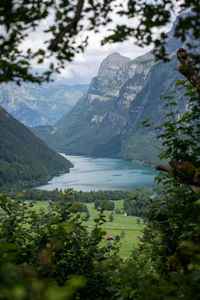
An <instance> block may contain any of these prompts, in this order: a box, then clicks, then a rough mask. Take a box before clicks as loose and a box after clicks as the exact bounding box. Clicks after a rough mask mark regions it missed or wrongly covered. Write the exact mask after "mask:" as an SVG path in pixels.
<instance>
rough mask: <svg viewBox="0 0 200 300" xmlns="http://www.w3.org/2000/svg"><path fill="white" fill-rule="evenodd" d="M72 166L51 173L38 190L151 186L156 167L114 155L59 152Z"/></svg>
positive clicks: (118, 188) (82, 189)
mask: <svg viewBox="0 0 200 300" xmlns="http://www.w3.org/2000/svg"><path fill="white" fill-rule="evenodd" d="M62 155H63V156H64V157H66V158H67V159H69V160H70V161H71V162H72V163H73V165H74V168H71V169H70V173H65V174H61V175H59V176H55V177H54V178H53V179H52V180H51V181H49V182H48V184H46V185H43V186H40V187H38V188H39V189H42V190H48V191H51V190H54V189H56V188H58V189H59V190H64V189H67V188H73V189H74V190H75V191H84V192H86V191H98V190H132V189H134V188H136V187H137V186H145V187H147V188H151V186H152V184H153V182H154V177H155V176H156V174H157V173H156V171H155V170H154V169H153V168H151V167H146V166H142V165H140V164H139V163H136V162H131V161H127V160H124V159H117V158H92V157H85V156H72V155H65V154H62Z"/></svg>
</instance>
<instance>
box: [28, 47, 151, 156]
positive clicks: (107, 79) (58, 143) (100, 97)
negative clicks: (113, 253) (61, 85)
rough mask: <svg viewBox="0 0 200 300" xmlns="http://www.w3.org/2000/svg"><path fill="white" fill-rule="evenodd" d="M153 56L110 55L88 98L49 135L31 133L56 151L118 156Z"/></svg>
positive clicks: (102, 66) (41, 131)
mask: <svg viewBox="0 0 200 300" xmlns="http://www.w3.org/2000/svg"><path fill="white" fill-rule="evenodd" d="M153 64H154V61H153V55H152V54H151V53H147V54H146V55H143V56H142V57H139V58H137V59H135V60H132V61H131V60H130V59H128V58H126V57H123V56H121V55H120V54H118V53H113V54H111V55H109V56H108V57H107V58H106V59H105V60H104V61H103V62H102V64H101V66H100V69H99V72H98V75H97V76H96V77H94V78H93V79H92V81H91V84H90V87H89V89H88V92H87V94H86V95H85V96H84V97H82V99H80V100H79V101H78V102H77V104H76V105H75V106H74V108H73V109H72V111H71V112H70V113H69V114H67V115H66V116H64V117H63V118H62V119H61V120H60V121H58V122H57V123H56V124H55V126H54V128H53V130H50V129H49V130H50V131H51V132H49V133H50V134H49V135H48V134H47V129H46V130H44V129H43V130H42V128H35V129H34V132H35V133H36V134H38V135H39V136H40V137H41V138H43V139H44V140H45V141H46V142H47V143H48V144H49V145H50V146H51V147H53V148H54V149H56V150H59V151H63V152H66V153H73V154H86V155H95V156H119V155H120V152H121V148H122V140H121V135H122V131H123V128H124V127H126V125H127V124H128V121H129V109H130V103H131V101H132V100H133V99H134V97H135V95H136V94H137V93H139V92H140V91H141V89H142V87H143V85H144V82H145V79H146V77H147V74H148V72H149V70H150V68H151V67H152V66H153Z"/></svg>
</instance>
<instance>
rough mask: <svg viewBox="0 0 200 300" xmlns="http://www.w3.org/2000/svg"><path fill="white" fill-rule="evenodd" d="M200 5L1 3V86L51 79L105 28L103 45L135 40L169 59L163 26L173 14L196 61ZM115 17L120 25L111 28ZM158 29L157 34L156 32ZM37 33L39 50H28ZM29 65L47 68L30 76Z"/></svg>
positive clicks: (82, 0)
mask: <svg viewBox="0 0 200 300" xmlns="http://www.w3.org/2000/svg"><path fill="white" fill-rule="evenodd" d="M199 6H200V4H199V1H197V0H193V1H188V0H183V1H173V0H161V1H156V0H154V1H153V0H152V1H144V0H135V1H134V0H125V1H122V0H100V1H99V0H98V1H97V0H71V1H68V0H44V1H39V0H17V1H16V0H2V1H1V3H0V45H1V47H0V82H8V81H16V82H17V83H20V81H31V82H38V83H41V82H42V81H45V80H46V81H48V80H50V76H51V74H52V73H53V72H55V71H57V72H58V71H59V70H60V69H61V68H63V67H64V64H65V62H66V61H71V60H72V59H73V57H74V55H75V54H76V53H79V52H81V51H84V49H85V47H86V46H87V44H88V36H89V33H90V31H93V32H95V33H98V32H99V31H100V30H101V28H103V27H106V28H108V30H110V34H108V35H107V36H106V37H105V38H104V39H103V40H102V44H105V43H110V42H111V43H116V42H123V41H125V40H127V39H130V38H133V40H134V42H136V43H137V44H138V45H139V46H141V47H143V46H145V45H153V46H154V53H155V55H156V57H157V58H158V59H163V60H167V59H169V55H168V53H167V51H166V49H165V43H166V40H167V35H166V33H165V32H164V29H163V26H165V25H167V24H169V23H170V22H171V20H172V18H173V16H174V15H175V14H177V13H181V16H180V17H179V19H178V20H177V23H176V25H175V30H174V36H175V37H177V38H180V39H181V40H182V42H185V44H187V47H188V48H189V49H190V51H192V53H193V60H195V63H196V62H197V61H199V55H197V53H196V48H197V47H198V45H196V44H195V43H194V41H195V40H198V39H199V37H200V21H199V20H200V7H199ZM188 12H189V13H188ZM113 19H117V20H119V21H117V22H116V24H114V25H113V22H112V20H113ZM109 28H110V29H109ZM158 28H160V29H161V30H160V31H159V33H156V32H155V30H157V29H158ZM38 31H39V32H40V38H41V39H42V40H38V45H40V44H41V46H38V48H37V49H31V48H29V47H28V46H27V47H26V45H27V44H28V43H27V39H28V38H29V37H30V35H31V34H32V33H33V32H36V33H37V32H38ZM188 36H189V38H187V37H188ZM194 55H195V56H194ZM51 58H54V59H53V60H51ZM33 61H34V62H35V63H36V64H38V65H42V64H43V63H44V62H48V64H49V66H48V69H46V70H45V71H44V72H43V73H41V74H39V73H37V72H36V73H34V71H33V70H31V64H32V62H33Z"/></svg>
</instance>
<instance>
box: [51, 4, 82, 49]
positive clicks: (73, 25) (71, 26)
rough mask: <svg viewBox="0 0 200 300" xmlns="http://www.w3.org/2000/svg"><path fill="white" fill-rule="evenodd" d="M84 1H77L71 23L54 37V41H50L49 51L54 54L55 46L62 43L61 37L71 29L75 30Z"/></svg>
mask: <svg viewBox="0 0 200 300" xmlns="http://www.w3.org/2000/svg"><path fill="white" fill-rule="evenodd" d="M84 1H85V0H78V3H77V6H76V13H75V16H74V18H73V19H72V20H71V22H70V23H69V24H68V25H67V26H66V27H64V28H63V29H62V30H61V31H60V32H59V33H58V34H57V36H56V38H55V39H53V40H52V41H51V44H50V46H49V47H48V49H49V50H51V51H53V52H55V51H56V50H57V46H58V44H59V43H60V42H62V40H63V37H64V35H65V34H66V33H68V32H70V31H71V30H72V29H76V27H77V24H78V22H79V20H80V19H81V13H82V10H83V5H84Z"/></svg>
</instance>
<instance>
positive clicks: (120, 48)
mask: <svg viewBox="0 0 200 300" xmlns="http://www.w3.org/2000/svg"><path fill="white" fill-rule="evenodd" d="M112 20H113V23H112V24H114V25H115V24H120V23H123V22H124V20H123V18H121V17H120V18H119V17H118V16H116V15H115V14H114V13H113V16H112ZM49 22H50V23H51V17H50V18H49V20H45V21H44V22H43V23H42V25H41V27H40V28H39V30H37V32H35V33H32V34H31V35H30V36H29V37H28V39H26V41H25V42H24V43H23V45H22V48H24V49H26V48H27V47H30V48H32V49H36V48H37V47H43V46H44V43H43V41H44V39H43V30H44V29H45V27H48V26H49ZM129 22H133V20H127V19H126V22H125V24H128V23H129ZM170 28H171V25H169V26H167V27H165V31H169V29H170ZM107 34H108V32H107V29H106V28H103V29H102V30H101V31H100V33H97V34H95V33H94V32H92V31H90V32H89V33H88V35H89V45H88V47H87V48H86V49H85V52H84V53H82V54H77V55H76V56H75V58H74V60H73V62H67V63H66V67H65V69H64V70H62V71H61V74H59V75H56V81H58V80H62V82H63V81H64V82H65V83H66V84H85V83H90V81H91V79H92V77H94V76H96V74H97V72H98V69H99V66H100V64H101V62H102V61H103V59H105V58H106V57H107V56H108V55H110V54H111V53H113V52H118V53H120V54H121V55H123V56H127V57H129V58H131V59H134V58H135V57H137V56H140V55H143V54H144V53H146V52H148V51H150V50H151V48H152V47H144V48H140V47H138V46H136V45H135V44H134V41H133V40H132V39H130V40H129V41H126V42H124V43H116V44H106V45H104V46H101V44H100V42H101V40H102V39H103V37H105V36H106V35H107ZM41 66H42V67H44V68H45V65H41ZM47 66H48V64H47V65H46V67H47ZM35 67H36V68H37V69H38V65H35Z"/></svg>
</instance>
